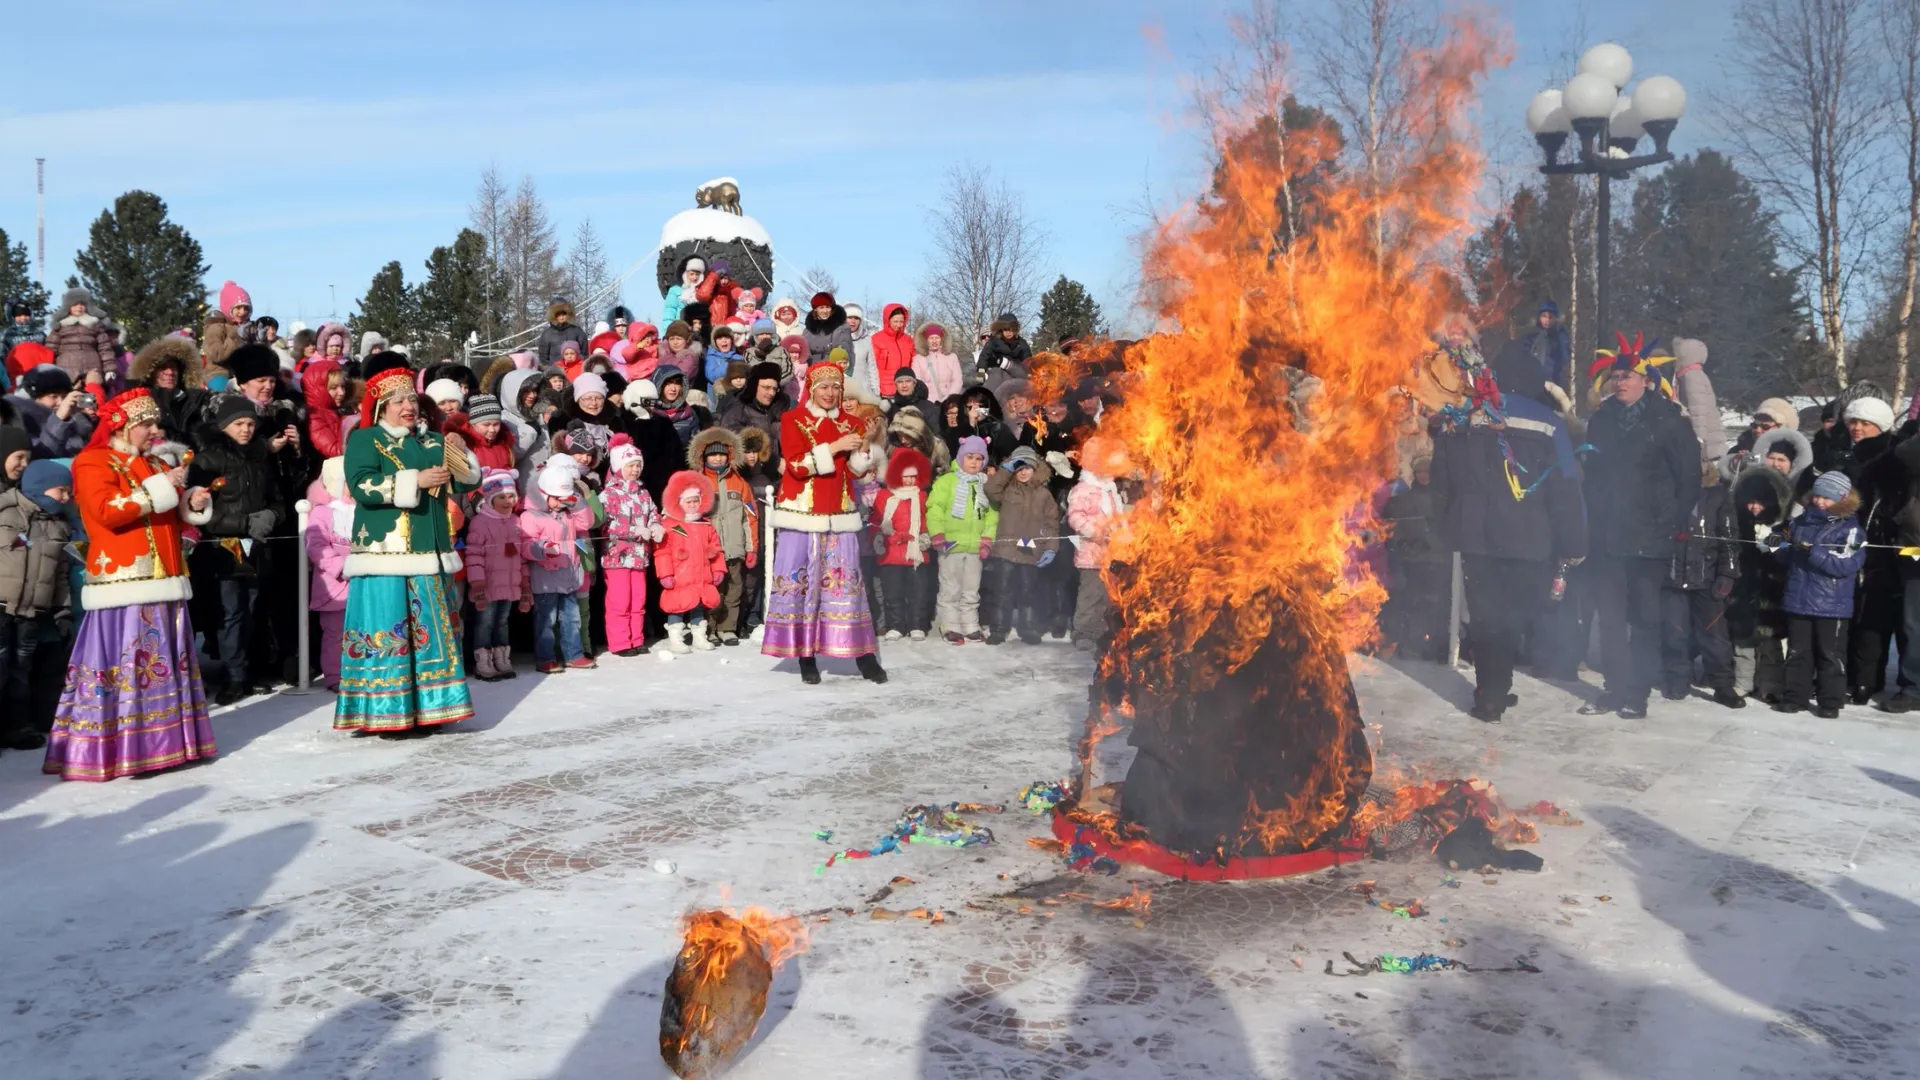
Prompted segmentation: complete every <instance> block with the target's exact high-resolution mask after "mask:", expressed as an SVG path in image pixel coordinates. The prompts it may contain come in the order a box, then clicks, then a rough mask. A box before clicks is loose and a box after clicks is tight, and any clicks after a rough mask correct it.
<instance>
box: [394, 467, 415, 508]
mask: <svg viewBox="0 0 1920 1080" xmlns="http://www.w3.org/2000/svg"><path fill="white" fill-rule="evenodd" d="M393 505H395V506H397V507H399V508H400V509H402V510H411V509H413V508H414V507H416V506H419V505H420V470H419V469H401V470H400V471H399V472H397V473H394V474H393Z"/></svg>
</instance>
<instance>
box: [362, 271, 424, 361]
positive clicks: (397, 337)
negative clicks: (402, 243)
mask: <svg viewBox="0 0 1920 1080" xmlns="http://www.w3.org/2000/svg"><path fill="white" fill-rule="evenodd" d="M347 329H348V331H349V332H351V333H352V335H353V339H354V340H355V341H358V340H360V335H361V334H363V333H365V332H367V331H368V330H372V331H373V332H375V333H377V334H380V335H382V336H383V337H385V338H386V339H387V340H388V341H390V342H392V343H393V344H394V346H395V347H402V346H405V345H408V344H411V343H412V342H413V341H414V339H415V338H416V337H417V336H418V335H419V331H420V314H419V302H418V300H417V299H416V298H415V297H414V294H413V289H411V288H409V287H408V285H407V276H406V273H405V271H403V270H401V269H400V261H399V260H398V259H395V260H394V261H393V262H390V263H388V264H387V265H385V266H383V267H381V268H380V271H379V272H378V273H376V274H374V275H373V281H372V283H371V284H369V285H368V286H367V295H366V296H364V297H361V299H360V310H359V311H358V312H357V313H356V314H354V315H353V317H351V318H349V319H348V320H347Z"/></svg>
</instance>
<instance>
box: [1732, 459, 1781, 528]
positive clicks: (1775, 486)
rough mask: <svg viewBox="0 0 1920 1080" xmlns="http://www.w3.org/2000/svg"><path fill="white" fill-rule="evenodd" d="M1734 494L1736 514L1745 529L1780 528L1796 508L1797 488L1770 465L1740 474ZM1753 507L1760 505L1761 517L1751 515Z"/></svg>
mask: <svg viewBox="0 0 1920 1080" xmlns="http://www.w3.org/2000/svg"><path fill="white" fill-rule="evenodd" d="M1730 493H1731V495H1732V497H1733V512H1734V514H1735V516H1736V517H1737V518H1738V519H1739V521H1740V522H1741V524H1743V525H1749V526H1750V525H1752V524H1761V525H1778V524H1780V523H1781V522H1782V521H1785V520H1786V519H1787V514H1788V512H1789V511H1790V510H1791V509H1792V507H1793V484H1792V483H1791V482H1789V481H1788V480H1787V478H1786V477H1785V476H1782V475H1781V474H1779V473H1778V472H1775V471H1774V470H1773V469H1771V468H1769V467H1767V466H1766V465H1749V466H1747V467H1746V468H1744V469H1742V470H1740V474H1739V475H1738V476H1735V477H1733V478H1732V480H1731V482H1730ZM1750 503H1758V504H1760V513H1759V514H1757V515H1755V514H1751V513H1749V512H1748V510H1747V506H1748V504H1750Z"/></svg>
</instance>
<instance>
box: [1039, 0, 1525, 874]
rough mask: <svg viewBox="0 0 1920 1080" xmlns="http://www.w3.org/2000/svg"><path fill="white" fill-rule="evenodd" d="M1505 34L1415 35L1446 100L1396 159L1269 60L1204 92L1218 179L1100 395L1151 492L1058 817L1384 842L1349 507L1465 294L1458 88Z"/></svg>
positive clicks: (1109, 429) (1377, 599) (1391, 470)
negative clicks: (1374, 159)
mask: <svg viewBox="0 0 1920 1080" xmlns="http://www.w3.org/2000/svg"><path fill="white" fill-rule="evenodd" d="M1500 54H1501V49H1500V48H1499V47H1498V46H1497V45H1494V44H1492V43H1490V42H1489V40H1488V37H1487V35H1485V34H1484V33H1482V32H1480V31H1479V30H1478V29H1477V28H1476V27H1474V26H1472V25H1469V24H1467V23H1460V24H1458V25H1456V26H1455V28H1454V30H1453V32H1452V33H1451V34H1449V35H1448V36H1447V39H1446V41H1445V42H1444V43H1443V44H1441V45H1440V46H1438V47H1436V48H1435V49H1433V50H1430V51H1422V52H1419V53H1415V54H1412V55H1409V56H1408V57H1406V58H1405V59H1404V62H1405V63H1406V64H1407V65H1408V71H1409V75H1410V77H1411V78H1412V80H1413V82H1414V85H1415V86H1416V88H1417V89H1416V90H1415V91H1414V96H1415V97H1417V98H1418V99H1420V100H1426V101H1430V102H1432V108H1431V109H1430V110H1428V111H1425V112H1422V113H1419V114H1418V115H1416V116H1414V117H1413V118H1412V121H1413V125H1414V126H1413V129H1412V130H1410V131H1408V132H1407V138H1406V139H1405V140H1404V142H1403V143H1402V144H1400V146H1399V147H1398V148H1397V149H1396V151H1395V156H1394V159H1393V160H1392V162H1391V163H1390V166H1389V167H1383V168H1380V169H1377V170H1371V171H1366V170H1353V169H1350V168H1346V167H1344V166H1343V164H1342V162H1341V152H1342V149H1343V147H1342V143H1341V136H1340V133H1339V130H1338V128H1337V127H1336V126H1335V125H1333V124H1331V123H1330V122H1326V121H1324V119H1320V120H1315V119H1314V118H1313V117H1312V116H1307V117H1306V118H1304V119H1302V114H1303V112H1305V113H1310V112H1311V110H1302V109H1300V108H1299V107H1298V106H1297V105H1296V104H1295V103H1294V102H1293V100H1292V99H1291V98H1290V97H1289V96H1288V95H1287V89H1286V87H1285V86H1284V85H1281V84H1280V82H1279V80H1278V79H1267V80H1264V81H1262V80H1253V83H1252V85H1251V88H1243V89H1242V91H1241V96H1240V98H1238V99H1236V100H1225V99H1221V100H1216V101H1214V102H1212V103H1211V109H1212V116H1211V117H1210V119H1211V120H1212V123H1213V130H1214V131H1215V133H1216V137H1215V140H1214V143H1215V145H1214V152H1215V166H1214V170H1213V176H1212V185H1211V188H1210V190H1209V191H1208V193H1207V194H1206V195H1205V196H1204V197H1202V198H1201V199H1199V200H1198V201H1197V202H1196V203H1195V204H1194V205H1192V206H1191V207H1188V208H1187V209H1185V210H1184V211H1183V212H1181V213H1178V214H1176V215H1174V216H1173V217H1172V218H1171V219H1170V220H1168V221H1166V222H1164V223H1163V224H1162V225H1161V226H1160V227H1159V228H1158V230H1157V231H1156V232H1155V233H1154V234H1153V235H1152V236H1151V237H1150V239H1149V241H1148V246H1147V252H1146V256H1145V267H1144V275H1143V277H1144V280H1145V281H1146V282H1147V292H1148V294H1149V295H1150V296H1151V297H1152V298H1153V299H1154V302H1155V307H1156V308H1157V314H1158V315H1159V318H1160V329H1161V332H1159V333H1156V334H1154V335H1153V336H1151V337H1149V338H1146V339H1144V340H1142V341H1140V342H1137V343H1135V344H1134V345H1133V346H1131V347H1130V348H1128V349H1126V350H1125V351H1124V354H1123V362H1124V370H1123V371H1122V372H1121V373H1120V374H1119V375H1118V376H1116V377H1115V379H1116V382H1117V383H1118V384H1119V387H1120V390H1121V393H1122V395H1123V397H1124V401H1123V403H1122V404H1121V405H1119V406H1118V407H1116V408H1114V409H1112V410H1111V411H1110V412H1108V413H1107V414H1106V415H1104V416H1103V417H1102V420H1101V426H1100V434H1101V436H1102V437H1103V438H1112V439H1115V440H1118V442H1119V443H1121V444H1122V445H1123V446H1124V448H1125V455H1126V457H1127V458H1128V459H1129V460H1131V461H1132V462H1133V463H1134V465H1135V466H1136V467H1137V469H1138V470H1139V473H1140V476H1141V478H1142V482H1143V484H1144V491H1143V494H1142V496H1141V498H1140V499H1139V500H1138V501H1137V502H1136V504H1135V506H1134V507H1133V509H1132V510H1131V512H1130V514H1129V516H1128V518H1127V521H1126V524H1125V526H1124V528H1123V529H1122V530H1121V531H1119V532H1118V533H1116V534H1115V535H1114V536H1113V537H1112V540H1111V544H1112V546H1111V548H1110V551H1111V555H1112V566H1111V568H1110V569H1109V571H1108V584H1109V587H1110V590H1111V593H1112V596H1113V599H1114V611H1115V627H1114V631H1115V632H1114V635H1113V637H1112V640H1111V642H1110V644H1109V646H1108V648H1107V649H1106V651H1105V653H1104V656H1103V659H1102V662H1101V666H1100V669H1099V673H1098V675H1097V677H1096V681H1095V685H1094V687H1093V690H1092V693H1091V695H1090V699H1091V700H1090V705H1089V717H1088V721H1087V736H1086V738H1085V739H1084V740H1083V741H1082V745H1081V748H1080V753H1081V757H1082V762H1083V769H1082V776H1081V781H1080V783H1079V784H1078V785H1077V789H1076V790H1075V791H1074V793H1073V797H1072V798H1069V799H1068V800H1067V801H1066V802H1063V803H1062V804H1061V805H1060V806H1059V807H1058V808H1057V809H1056V814H1057V815H1058V816H1059V818H1060V819H1061V820H1062V821H1065V822H1069V823H1071V829H1069V830H1066V831H1062V832H1061V835H1062V836H1063V838H1064V837H1065V836H1067V835H1069V833H1070V834H1072V835H1074V836H1076V837H1082V838H1084V837H1085V836H1086V835H1088V834H1089V833H1091V834H1093V835H1097V837H1098V838H1099V839H1100V840H1101V841H1102V842H1103V843H1104V844H1105V845H1106V846H1107V847H1109V848H1120V847H1124V846H1126V845H1140V844H1149V845H1152V846H1156V847H1158V848H1160V849H1164V850H1165V851H1168V852H1171V853H1173V854H1175V855H1177V856H1180V857H1181V858H1182V859H1184V860H1185V861H1186V863H1187V864H1189V865H1192V864H1198V863H1205V862H1211V863H1213V864H1216V865H1225V864H1228V863H1230V862H1232V861H1233V860H1236V859H1247V858H1273V857H1288V856H1298V855H1303V854H1306V853H1312V852H1335V851H1347V852H1352V853H1355V854H1354V855H1353V857H1360V855H1359V853H1362V852H1364V851H1365V850H1366V847H1367V843H1366V836H1365V835H1363V834H1359V833H1356V831H1355V830H1354V829H1353V827H1352V826H1353V823H1354V817H1355V814H1356V812H1357V811H1358V810H1359V809H1360V808H1361V806H1362V803H1363V800H1364V799H1365V798H1366V796H1367V792H1368V788H1369V784H1370V782H1371V781H1372V778H1373V757H1372V752H1371V749H1370V747H1369V745H1368V741H1367V738H1366V730H1365V728H1364V726H1363V725H1362V723H1361V717H1360V708H1359V703H1358V700H1357V698H1356V697H1355V694H1354V689H1353V684H1352V681H1351V679H1350V678H1349V676H1348V671H1347V653H1348V651H1349V650H1352V649H1354V648H1356V647H1358V646H1361V645H1363V644H1365V643H1366V642H1367V641H1368V640H1369V639H1370V638H1371V637H1372V636H1373V635H1374V633H1375V616H1376V615H1377V613H1378V611H1379V609H1380V606H1381V603H1382V601H1383V600H1384V590H1383V588H1382V586H1381V584H1380V583H1379V582H1378V581H1376V580H1375V579H1374V577H1373V576H1372V574H1371V573H1370V572H1369V571H1368V570H1367V568H1366V566H1365V564H1364V562H1363V561H1361V560H1357V559H1355V558H1353V557H1352V556H1353V553H1354V551H1355V550H1356V549H1357V548H1358V547H1359V546H1360V544H1361V539H1360V533H1361V532H1362V530H1365V529H1369V528H1372V527H1374V525H1373V523H1372V522H1371V520H1370V515H1368V514H1366V513H1364V512H1357V511H1356V508H1364V507H1366V506H1368V505H1369V500H1370V498H1371V497H1372V495H1373V494H1374V493H1375V492H1376V490H1377V489H1378V488H1379V487H1380V486H1381V484H1382V483H1383V482H1384V481H1386V480H1387V479H1388V478H1389V477H1391V476H1393V475H1394V474H1395V472H1396V468H1397V463H1396V460H1395V451H1396V446H1395V437H1394V426H1395V421H1396V409H1397V408H1398V407H1399V403H1400V401H1401V400H1402V395H1403V391H1402V390H1401V388H1402V387H1403V386H1405V385H1406V384H1407V383H1408V382H1409V381H1410V373H1411V371H1412V369H1413V367H1414V365H1415V364H1416V363H1417V362H1418V361H1419V360H1420V359H1421V358H1422V357H1423V356H1426V355H1428V354H1430V353H1432V351H1433V344H1432V341H1433V338H1432V335H1433V334H1434V333H1435V331H1436V330H1439V329H1441V328H1443V327H1446V326H1448V325H1450V324H1451V323H1452V322H1453V321H1454V320H1455V319H1456V317H1457V315H1456V313H1458V312H1459V311H1460V310H1461V308H1462V303H1461V299H1460V295H1459V291H1458V287H1457V285H1456V283H1455V281H1454V280H1453V278H1452V276H1451V274H1450V273H1449V272H1448V269H1447V268H1448V267H1449V266H1451V265H1455V264H1456V263H1455V260H1454V259H1453V258H1452V256H1453V254H1454V253H1456V252H1457V250H1458V245H1459V244H1460V243H1461V242H1462V241H1463V240H1464V239H1465V237H1466V236H1467V235H1469V233H1470V231H1471V228H1472V213H1471V212H1472V198H1473V193H1474V191H1475V190H1476V189H1477V186H1478V181H1479V174H1480V166H1481V155H1480V152H1479V150H1478V147H1477V144H1476V142H1475V140H1474V138H1473V134H1472V131H1471V128H1470V127H1469V125H1468V123H1467V118H1466V110H1467V108H1468V107H1469V106H1470V105H1471V104H1472V103H1473V101H1474V96H1475V89H1476V87H1477V85H1478V83H1479V81H1480V79H1481V78H1482V77H1483V76H1484V75H1485V73H1486V72H1487V70H1488V68H1489V67H1490V66H1491V65H1492V64H1495V63H1497V62H1499V59H1500ZM1271 59H1272V60H1273V61H1274V62H1273V63H1271V64H1269V65H1267V70H1274V71H1277V70H1280V69H1281V67H1282V66H1283V65H1282V63H1281V61H1282V60H1283V58H1279V57H1275V58H1271ZM1123 721H1130V723H1131V731H1130V733H1129V735H1128V739H1129V742H1130V743H1131V744H1132V745H1133V746H1134V748H1135V750H1136V754H1135V757H1134V759H1133V762H1132V764H1131V766H1130V767H1129V768H1128V771H1127V774H1126V777H1125V779H1124V782H1123V783H1120V784H1116V785H1112V786H1111V788H1108V789H1101V790H1100V791H1098V792H1096V790H1095V789H1094V788H1093V786H1092V779H1093V778H1092V776H1091V761H1092V755H1093V750H1094V745H1095V744H1096V743H1097V742H1098V741H1099V739H1101V738H1103V737H1105V736H1107V735H1109V734H1111V733H1113V732H1116V731H1119V730H1121V729H1122V728H1123V726H1124V725H1123ZM1376 805H1377V803H1376ZM1378 824H1379V823H1378V822H1374V823H1373V826H1372V827H1375V828H1377V827H1378ZM1075 842H1078V841H1077V840H1076V841H1075ZM1327 864H1328V860H1326V859H1318V860H1314V859H1309V860H1306V861H1304V862H1301V863H1299V864H1298V865H1299V867H1300V868H1301V869H1314V868H1318V867H1319V866H1323V865H1327Z"/></svg>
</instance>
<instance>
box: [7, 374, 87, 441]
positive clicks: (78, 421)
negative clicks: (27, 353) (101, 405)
mask: <svg viewBox="0 0 1920 1080" xmlns="http://www.w3.org/2000/svg"><path fill="white" fill-rule="evenodd" d="M11 396H12V400H13V405H14V411H15V412H17V413H19V415H20V426H21V427H23V428H25V429H26V432H27V436H28V438H30V439H31V440H32V441H33V456H34V458H36V459H39V458H70V457H72V456H74V455H75V454H78V453H79V452H80V451H82V450H84V449H86V446H87V440H88V439H89V438H91V437H92V435H93V427H94V421H93V419H92V417H91V416H89V415H88V413H87V410H86V409H84V408H83V407H82V404H83V402H84V400H85V399H86V398H88V397H91V396H92V395H91V393H90V392H88V391H85V390H76V389H74V386H73V379H72V378H71V377H69V376H68V375H67V373H66V372H64V371H61V370H60V369H59V368H57V367H53V366H51V365H43V366H41V367H36V368H34V369H33V370H31V371H29V372H27V373H26V374H25V375H23V376H22V377H21V379H20V389H19V390H17V391H15V392H14V393H13V394H12V395H11ZM96 409H97V407H96Z"/></svg>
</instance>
